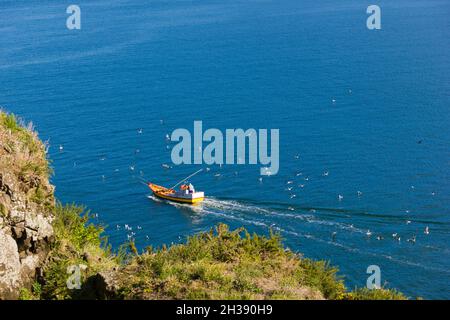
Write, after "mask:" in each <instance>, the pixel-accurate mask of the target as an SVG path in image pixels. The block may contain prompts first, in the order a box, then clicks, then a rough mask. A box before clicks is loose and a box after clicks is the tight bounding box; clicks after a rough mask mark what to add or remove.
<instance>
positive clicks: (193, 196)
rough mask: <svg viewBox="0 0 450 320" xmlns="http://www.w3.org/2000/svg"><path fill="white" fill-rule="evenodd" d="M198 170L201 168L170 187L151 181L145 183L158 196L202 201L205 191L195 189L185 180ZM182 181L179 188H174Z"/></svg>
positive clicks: (183, 200) (181, 200)
mask: <svg viewBox="0 0 450 320" xmlns="http://www.w3.org/2000/svg"><path fill="white" fill-rule="evenodd" d="M200 171H202V170H199V171H197V172H195V173H194V174H192V175H190V176H189V177H187V178H185V179H183V180H181V181H180V182H178V183H177V184H176V185H174V186H173V187H171V188H166V187H163V186H160V185H157V184H154V183H151V182H149V183H148V184H147V185H148V187H149V188H150V190H152V191H153V194H154V195H155V196H156V197H158V198H162V199H166V200H170V201H174V202H180V203H189V204H196V203H199V202H202V201H203V200H204V199H205V193H204V192H203V191H196V190H195V188H194V186H193V185H192V184H190V183H187V182H186V181H187V179H189V178H190V177H192V176H194V175H196V174H197V173H199V172H200ZM182 182H184V184H182V185H181V186H180V188H179V190H176V189H175V188H176V187H177V186H178V185H179V184H181V183H182Z"/></svg>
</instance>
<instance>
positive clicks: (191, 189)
mask: <svg viewBox="0 0 450 320" xmlns="http://www.w3.org/2000/svg"><path fill="white" fill-rule="evenodd" d="M188 190H189V193H194V192H195V189H194V186H193V185H192V183H189V187H188Z"/></svg>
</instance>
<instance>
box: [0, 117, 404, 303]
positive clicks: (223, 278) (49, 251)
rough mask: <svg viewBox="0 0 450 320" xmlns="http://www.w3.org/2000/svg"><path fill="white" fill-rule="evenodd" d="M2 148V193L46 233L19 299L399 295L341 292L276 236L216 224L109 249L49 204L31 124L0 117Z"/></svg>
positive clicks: (337, 282)
mask: <svg viewBox="0 0 450 320" xmlns="http://www.w3.org/2000/svg"><path fill="white" fill-rule="evenodd" d="M0 143H1V145H0V147H1V148H0V155H1V158H0V178H2V180H1V181H4V182H5V181H6V182H7V183H8V184H6V182H5V185H7V186H8V188H9V186H10V185H13V184H14V183H15V182H16V181H17V182H18V183H19V184H20V185H19V187H18V188H17V189H18V190H21V192H23V193H24V194H25V195H26V202H29V203H32V204H33V206H34V207H36V208H38V209H39V210H41V211H39V212H42V210H43V211H44V212H45V213H46V214H47V215H48V217H49V221H51V224H52V228H53V236H52V239H51V241H50V240H48V243H49V244H48V246H47V247H48V248H47V247H46V251H45V252H46V256H45V259H44V260H43V262H42V265H41V266H40V269H41V270H42V272H39V273H36V274H35V275H34V282H32V283H31V284H30V285H26V286H24V287H23V288H22V289H21V290H20V298H21V299H349V300H357V299H405V297H404V296H403V295H402V294H400V293H398V292H396V291H392V290H385V289H378V290H367V289H357V290H354V291H352V292H349V291H348V290H347V289H346V288H345V286H344V283H343V281H342V279H341V278H340V277H338V276H337V269H336V268H333V267H331V266H330V265H329V264H328V263H327V262H324V261H313V260H310V259H306V258H304V257H302V256H301V255H299V254H296V253H294V252H291V251H289V250H286V249H285V248H284V247H283V245H282V242H281V238H280V235H278V234H270V235H269V236H260V235H257V234H250V233H248V232H247V231H246V230H245V229H243V228H240V229H237V230H234V231H231V230H229V228H228V226H226V225H224V224H219V225H217V226H216V227H215V228H214V229H211V230H210V231H208V232H203V233H200V234H196V235H193V236H191V237H189V238H188V239H187V241H186V243H184V244H174V245H172V246H170V247H166V246H163V247H162V248H159V249H154V248H151V247H149V248H147V249H146V250H145V251H144V252H143V253H141V254H139V253H138V252H137V249H136V247H135V246H134V243H129V244H125V245H124V246H122V247H121V248H120V249H119V250H118V251H117V252H113V251H112V250H111V248H110V246H108V245H107V241H106V238H104V237H103V236H102V234H103V227H101V226H95V225H94V224H92V223H90V221H89V218H90V215H89V212H88V211H86V210H85V209H84V208H82V207H78V206H76V205H61V204H59V203H55V201H54V197H53V187H52V186H51V185H50V184H49V182H48V179H49V176H50V174H51V169H50V167H49V163H48V161H47V158H46V152H45V145H44V144H42V142H40V141H39V139H38V138H37V135H36V133H34V131H33V130H32V127H31V126H29V127H28V128H24V127H23V126H21V125H19V124H18V122H17V119H16V118H15V117H14V116H13V115H7V114H5V113H2V112H0ZM7 175H13V176H14V177H16V178H15V179H12V178H11V177H9V176H8V177H6V176H7ZM6 178H8V179H9V180H8V179H6ZM7 180H8V181H9V182H8V181H7ZM1 181H0V182H1ZM11 181H12V182H11ZM2 183H3V182H2ZM0 191H1V190H0ZM2 192H3V191H2ZM8 193H9V191H8V190H6V191H5V192H3V193H0V221H3V220H5V221H7V222H8V217H9V216H8V214H9V211H10V209H9V208H10V207H11V206H12V205H14V203H12V200H10V198H11V197H10V195H9V194H8ZM1 219H3V220H1ZM8 223H9V222H8ZM3 224H4V226H0V227H3V228H4V230H6V229H8V228H10V227H12V226H10V225H9V224H7V223H5V222H3ZM14 228H17V226H14ZM13 234H14V233H13ZM47 238H48V237H47ZM16 241H23V239H22V240H21V238H20V239H19V238H17V239H16ZM19 250H20V248H19ZM27 250H29V249H27ZM22 253H23V254H25V253H26V254H28V251H24V252H22ZM74 265H76V266H80V267H82V268H81V270H82V272H81V287H80V289H69V288H68V285H67V282H68V279H69V277H70V275H71V274H70V273H68V269H69V267H70V266H74Z"/></svg>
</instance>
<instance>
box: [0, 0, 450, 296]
mask: <svg viewBox="0 0 450 320" xmlns="http://www.w3.org/2000/svg"><path fill="white" fill-rule="evenodd" d="M76 4H77V5H79V6H80V8H81V19H82V20H81V21H82V25H81V30H68V29H67V28H66V19H67V17H68V16H69V15H68V14H67V13H66V8H67V6H68V4H67V3H66V2H64V1H63V2H61V1H49V0H42V1H18V0H14V1H13V0H2V1H1V2H0V105H1V106H2V107H3V108H4V109H5V110H8V111H10V112H14V113H16V114H18V115H19V116H20V117H21V118H22V119H23V120H24V121H32V122H33V123H34V125H35V127H36V129H37V131H38V132H39V135H40V137H41V138H42V139H43V140H46V141H49V143H50V145H51V148H50V151H49V157H50V158H51V160H52V166H53V168H54V171H55V175H54V176H53V178H52V182H53V183H54V184H55V185H56V194H57V197H58V198H59V199H60V200H61V201H62V202H64V203H71V202H76V203H79V204H84V205H85V206H86V207H88V208H89V209H91V210H92V212H94V213H98V216H96V218H94V220H95V222H96V223H101V224H104V225H106V226H107V227H106V235H107V236H108V237H109V241H110V243H111V244H112V245H113V246H114V248H117V247H118V246H119V245H120V244H122V243H124V242H126V241H127V239H128V237H133V238H135V241H136V244H137V246H138V248H140V249H143V248H145V247H146V246H147V245H153V246H160V245H162V244H171V243H178V242H183V241H185V239H186V237H187V236H188V235H192V234H195V233H197V232H200V231H204V230H209V228H211V227H213V226H215V225H216V224H217V223H219V222H224V223H227V224H229V225H230V226H231V227H233V228H235V227H240V226H245V227H246V228H248V229H249V230H251V231H255V232H258V233H262V234H267V233H268V232H269V229H272V230H274V231H276V232H279V233H280V234H281V236H282V237H283V242H284V244H285V245H286V246H287V247H289V248H290V249H291V250H294V251H298V252H301V253H303V254H304V256H306V257H309V258H314V259H325V260H329V261H330V262H331V264H333V265H336V266H338V267H339V269H340V273H339V274H340V275H341V276H342V277H343V278H344V279H345V282H346V284H347V285H348V286H349V287H350V288H353V287H355V286H365V285H366V280H367V277H368V276H369V274H367V273H366V270H367V268H368V266H370V265H378V266H379V267H380V269H381V282H382V284H384V285H385V286H387V287H391V288H397V289H399V290H400V291H402V292H404V293H405V294H407V295H408V296H409V297H417V296H421V297H424V298H427V299H449V298H450V290H449V285H450V247H449V243H450V242H449V240H450V216H449V214H450V201H449V200H450V183H449V181H450V179H449V178H450V171H449V165H450V161H449V159H450V157H449V156H450V152H449V151H450V130H449V123H450V112H449V110H450V109H449V108H450V41H449V39H450V19H449V14H450V3H449V2H448V1H447V0H395V1H392V0H390V1H387V0H380V1H377V4H378V5H379V6H380V7H381V19H382V20H381V21H382V22H381V23H382V29H381V30H368V29H367V27H366V19H367V17H368V14H367V13H366V9H367V6H368V5H369V4H371V3H369V2H365V1H360V0H340V1H335V0H322V1H312V0H304V1H298V0H277V1H266V0H258V1H256V0H226V1H225V0H221V1H218V0H202V1H197V0H192V1H187V0H177V1H175V0H154V1H139V0H89V1H87V0H77V1H76ZM195 120H202V121H203V127H204V129H207V128H218V129H220V130H225V129H227V128H243V129H248V128H255V129H259V128H265V129H279V130H280V171H279V173H278V174H277V175H274V176H271V177H263V179H262V180H260V174H259V169H260V165H223V166H221V167H220V166H216V165H213V166H209V170H206V167H207V166H205V165H203V166H202V165H180V166H175V165H173V163H172V162H171V148H172V147H173V143H171V142H168V141H167V140H166V135H167V134H169V135H170V134H171V133H172V131H173V130H175V129H177V128H186V129H188V130H191V131H192V129H193V122H194V121H195ZM163 164H166V165H167V166H163ZM168 166H169V167H168ZM167 167H168V168H167ZM200 168H204V169H205V170H204V171H203V172H202V173H200V174H198V175H197V176H195V177H194V178H192V179H191V182H192V183H193V184H194V185H195V186H196V187H197V189H201V190H204V191H205V192H206V194H207V200H206V201H205V203H203V204H202V205H200V206H196V207H191V206H188V205H173V204H168V203H166V202H163V201H158V200H157V199H155V198H152V197H151V196H150V192H149V190H148V188H147V187H146V186H145V185H144V184H142V181H143V180H149V181H153V182H155V183H159V184H162V185H167V186H170V185H173V184H175V183H176V182H177V181H178V180H180V179H182V178H183V177H185V176H187V175H189V174H191V173H192V172H194V171H196V170H198V169H200ZM289 189H291V190H289ZM125 225H128V227H129V228H125ZM426 227H428V229H429V234H425V232H424V231H425V228H426ZM130 229H132V230H130ZM368 230H370V232H371V233H372V235H371V236H368V235H367V232H368ZM394 233H397V234H398V236H397V237H400V241H399V240H398V239H394V238H393V236H392V234H394ZM414 236H415V237H416V242H415V243H413V242H412V241H407V240H408V239H412V238H413V237H414ZM378 239H379V240H378Z"/></svg>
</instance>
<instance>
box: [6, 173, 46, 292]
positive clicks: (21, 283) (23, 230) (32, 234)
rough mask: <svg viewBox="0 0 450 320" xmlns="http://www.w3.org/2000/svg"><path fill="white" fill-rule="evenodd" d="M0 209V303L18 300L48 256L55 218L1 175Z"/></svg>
mask: <svg viewBox="0 0 450 320" xmlns="http://www.w3.org/2000/svg"><path fill="white" fill-rule="evenodd" d="M51 192H53V190H51ZM0 209H1V212H0V299H17V298H18V297H19V293H20V289H21V288H23V287H29V286H30V285H31V284H32V283H33V281H34V279H35V275H36V270H37V269H38V268H39V267H40V266H41V265H42V263H43V261H44V260H45V258H46V256H47V254H48V251H49V246H50V244H51V242H52V240H53V228H52V225H51V223H52V217H51V216H49V215H48V214H44V213H43V211H44V210H43V208H41V207H40V206H39V205H37V204H35V203H33V202H31V201H29V199H28V196H27V194H26V192H24V186H23V183H22V182H21V181H19V180H17V178H15V177H14V176H13V175H11V174H9V173H5V172H1V171H0Z"/></svg>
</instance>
